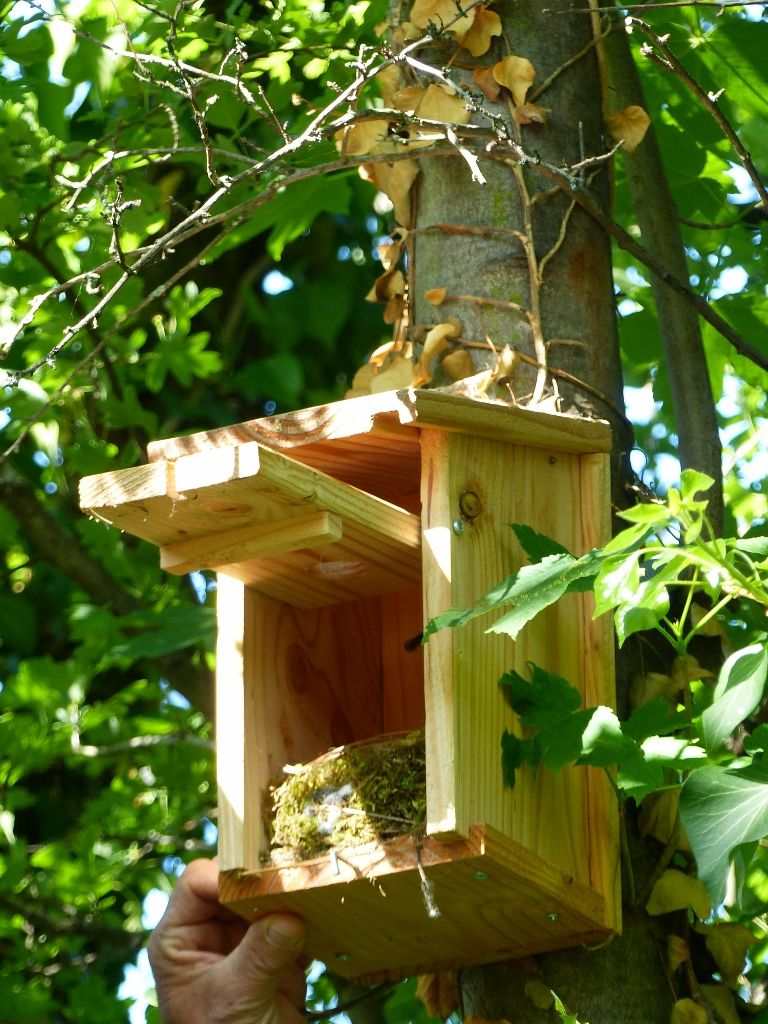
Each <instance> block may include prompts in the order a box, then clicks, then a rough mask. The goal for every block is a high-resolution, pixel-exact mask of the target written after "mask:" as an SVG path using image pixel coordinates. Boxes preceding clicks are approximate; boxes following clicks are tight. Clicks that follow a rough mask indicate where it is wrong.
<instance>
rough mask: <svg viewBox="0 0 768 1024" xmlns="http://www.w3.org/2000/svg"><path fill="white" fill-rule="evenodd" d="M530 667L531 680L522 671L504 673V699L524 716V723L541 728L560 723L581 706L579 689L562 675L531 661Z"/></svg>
mask: <svg viewBox="0 0 768 1024" xmlns="http://www.w3.org/2000/svg"><path fill="white" fill-rule="evenodd" d="M529 668H530V671H531V679H530V682H529V681H528V680H526V679H523V677H522V676H521V675H520V674H519V673H518V672H507V673H505V674H504V675H503V676H502V677H501V679H500V680H499V686H500V687H501V690H502V693H503V695H504V699H505V700H506V702H507V703H508V704H509V706H510V707H511V708H512V710H513V711H516V712H517V714H518V715H519V716H520V719H521V721H522V723H523V725H537V726H539V727H540V728H547V727H550V726H553V725H557V724H558V723H559V722H561V721H562V720H563V719H564V718H565V717H567V715H569V714H570V713H571V711H575V710H576V709H577V708H578V707H579V705H580V703H581V698H580V696H579V691H578V690H577V689H576V688H575V687H573V686H571V684H570V683H569V682H567V681H566V680H565V679H563V678H562V677H561V676H558V675H555V674H554V673H553V672H547V671H546V670H545V669H543V668H541V667H540V666H539V665H534V664H532V663H529Z"/></svg>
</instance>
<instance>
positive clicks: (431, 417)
mask: <svg viewBox="0 0 768 1024" xmlns="http://www.w3.org/2000/svg"><path fill="white" fill-rule="evenodd" d="M387 421H389V434H390V440H393V439H395V438H397V436H398V434H399V433H400V432H399V431H398V430H397V426H398V425H402V426H408V425H410V426H419V427H422V426H424V427H427V426H437V427H441V428H443V429H445V430H463V431H466V432H469V433H473V434H476V435H478V436H485V437H492V438H494V439H496V440H509V441H516V442H519V443H524V444H530V445H534V446H536V447H549V446H554V447H558V448H559V449H560V450H561V451H572V452H590V451H593V452H607V451H610V448H611V432H610V427H609V426H608V424H607V423H605V422H603V421H602V420H584V419H580V418H577V417H573V416H565V415H560V414H558V413H543V412H534V411H532V410H530V409H522V408H519V407H515V406H509V405H504V404H501V403H494V402H478V401H474V400H472V399H469V398H462V397H459V396H457V395H447V394H442V393H440V392H438V391H425V390H419V389H415V388H406V389H403V390H400V391H385V392H382V393H381V394H377V395H365V396H363V397H361V398H352V399H347V400H345V401H343V402H333V403H331V404H329V405H319V406H315V407H313V408H311V409H301V410H299V411H298V412H289V413H281V414H280V415H278V416H265V417H263V418H261V419H256V420H248V421H246V422H245V423H237V424H234V425H233V426H228V427H219V428H217V429H215V430H206V431H202V432H200V433H197V434H188V435H186V436H185V437H178V438H169V439H168V440H164V441H155V442H153V443H152V444H150V445H149V448H148V455H149V459H150V461H151V462H156V461H159V460H162V459H168V460H173V459H177V458H180V457H181V456H183V455H187V454H189V453H191V452H198V451H207V450H210V449H211V448H220V447H224V448H227V447H230V446H232V445H236V444H242V443H243V442H245V441H259V442H261V443H263V444H267V445H269V446H271V447H273V448H275V449H285V448H293V447H294V446H305V445H317V444H319V443H320V442H323V441H327V440H334V441H335V442H336V443H337V444H338V442H339V441H342V440H343V439H345V438H346V439H352V438H355V437H362V436H364V435H368V434H371V433H374V432H383V431H386V430H387V427H386V426H385V424H386V423H387ZM385 439H386V434H384V436H383V437H382V438H381V439H380V440H382V441H384V440H385Z"/></svg>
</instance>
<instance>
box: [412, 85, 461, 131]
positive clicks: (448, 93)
mask: <svg viewBox="0 0 768 1024" xmlns="http://www.w3.org/2000/svg"><path fill="white" fill-rule="evenodd" d="M416 112H417V114H418V115H419V117H425V118H427V120H429V121H446V122H448V123H449V124H468V123H469V120H470V114H469V111H468V110H467V107H466V104H465V103H464V100H463V99H462V98H461V97H460V96H458V95H457V94H456V93H455V92H453V90H452V89H449V88H448V87H447V86H445V85H428V86H427V88H426V90H425V92H424V98H423V99H422V101H421V103H420V104H419V107H418V110H417V111H416Z"/></svg>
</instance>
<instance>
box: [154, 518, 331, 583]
mask: <svg viewBox="0 0 768 1024" xmlns="http://www.w3.org/2000/svg"><path fill="white" fill-rule="evenodd" d="M342 533H343V530H342V523H341V519H340V518H339V517H338V516H333V515H331V514H330V513H329V512H310V513H309V515H306V516H295V517H293V518H291V519H288V520H286V521H284V522H282V521H278V522H274V523H264V524H263V525H260V526H241V527H238V528H237V529H234V530H226V531H224V532H223V533H219V534H214V535H210V534H209V535H207V536H204V537H193V538H191V539H190V540H181V541H176V543H175V544H164V545H163V546H162V547H161V548H160V567H161V568H162V569H165V570H166V571H167V572H172V573H175V574H176V575H183V574H184V573H187V572H192V570H194V569H215V568H216V566H219V565H226V564H227V563H230V562H232V563H236V562H245V561H250V560H251V559H255V558H266V557H268V556H270V555H280V554H285V553H286V552H288V551H296V550H300V549H302V548H310V547H311V548H314V547H319V546H322V545H324V544H331V543H333V542H334V541H337V540H340V539H341V536H342Z"/></svg>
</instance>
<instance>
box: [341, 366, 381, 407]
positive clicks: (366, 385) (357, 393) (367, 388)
mask: <svg viewBox="0 0 768 1024" xmlns="http://www.w3.org/2000/svg"><path fill="white" fill-rule="evenodd" d="M374 372H375V370H374V367H373V366H371V364H370V363H366V364H365V366H361V367H360V369H359V370H358V371H357V373H356V374H355V376H354V377H353V378H352V387H351V388H348V389H347V392H346V394H345V395H344V397H345V398H361V397H362V396H363V395H370V393H371V382H372V381H373V375H374Z"/></svg>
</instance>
